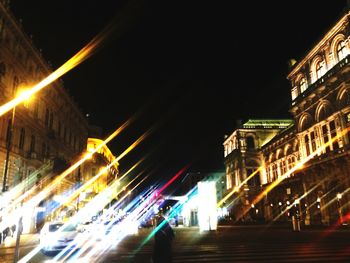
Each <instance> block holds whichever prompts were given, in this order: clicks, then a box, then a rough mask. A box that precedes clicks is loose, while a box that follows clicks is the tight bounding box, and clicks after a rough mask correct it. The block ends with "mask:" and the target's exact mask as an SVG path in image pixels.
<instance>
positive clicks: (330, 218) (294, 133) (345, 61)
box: [224, 10, 350, 225]
mask: <svg viewBox="0 0 350 263" xmlns="http://www.w3.org/2000/svg"><path fill="white" fill-rule="evenodd" d="M349 22H350V12H349V11H348V10H347V11H345V12H344V13H343V14H342V16H341V17H340V18H339V20H338V21H337V22H336V23H335V24H334V25H333V26H332V27H331V28H330V29H329V30H328V31H327V32H326V33H325V34H324V35H323V36H322V38H321V39H320V40H319V41H318V43H317V44H316V45H315V46H313V47H312V48H311V49H310V50H309V51H308V52H307V53H306V54H305V56H304V57H303V58H302V59H300V60H299V61H298V62H296V61H295V63H294V64H293V66H292V68H291V70H290V73H289V74H288V76H287V78H288V80H289V81H290V82H291V86H292V89H291V99H292V101H291V107H290V113H291V114H292V116H293V121H294V125H291V126H289V127H288V128H287V129H283V130H281V131H280V132H278V133H277V134H275V135H274V136H273V138H271V139H270V140H269V141H268V142H266V143H264V144H258V145H257V147H256V151H255V153H254V154H255V157H256V158H255V160H256V162H255V165H250V166H251V167H252V169H256V168H259V167H261V170H259V173H260V174H259V176H260V182H261V189H260V193H263V195H264V196H262V197H261V198H257V199H256V200H259V203H258V204H253V205H254V207H256V205H260V207H261V208H262V210H263V211H262V212H263V218H264V219H265V220H266V221H272V220H288V215H289V214H288V208H290V205H292V204H295V205H296V206H297V208H298V211H299V212H300V214H301V219H302V222H303V223H304V224H305V225H309V224H324V225H328V224H333V223H346V222H344V221H343V220H344V218H343V215H344V214H348V213H349V211H350V210H349V201H350V194H349V189H350V158H349V153H350V152H349V149H350V136H349V129H350V85H349V80H350V66H349V62H350V56H349V54H350V43H349V38H350V35H349V34H350V33H349V32H350V25H349ZM239 131H240V130H239V129H238V130H236V131H235V132H234V133H233V134H232V135H231V136H230V137H228V138H227V139H226V140H225V142H224V148H225V154H224V155H225V165H226V177H227V190H228V191H229V190H230V189H232V188H233V187H234V186H238V185H239V183H240V182H241V180H242V178H244V177H245V175H244V173H243V172H244V169H242V168H243V167H244V166H243V164H244V163H245V165H247V162H248V160H247V157H246V155H243V153H242V150H241V148H242V143H241V142H240V141H239V140H238V139H236V137H237V135H235V134H238V133H239ZM245 137H246V136H245ZM243 138H244V137H243ZM254 142H255V140H254ZM235 152H236V153H237V158H236V157H235V158H234V156H235V154H236V153H235ZM236 159H237V160H241V161H240V162H236V161H235V160H236ZM295 165H297V166H295ZM295 167H297V168H298V169H295ZM248 185H249V181H248ZM248 188H249V191H250V188H251V187H248ZM243 190H244V187H242V186H240V190H239V191H238V192H239V193H240V192H241V191H243ZM258 195H259V194H258V193H257V196H258ZM253 199H254V197H253ZM232 209H233V211H238V210H239V209H240V208H239V207H238V206H233V208H232ZM238 214H239V213H238ZM248 214H249V213H248Z"/></svg>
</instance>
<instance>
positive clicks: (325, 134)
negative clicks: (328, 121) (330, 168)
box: [322, 125, 330, 152]
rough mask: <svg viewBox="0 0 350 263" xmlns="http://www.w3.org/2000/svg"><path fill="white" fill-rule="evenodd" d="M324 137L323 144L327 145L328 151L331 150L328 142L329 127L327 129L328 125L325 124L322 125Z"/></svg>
mask: <svg viewBox="0 0 350 263" xmlns="http://www.w3.org/2000/svg"><path fill="white" fill-rule="evenodd" d="M322 138H323V146H325V147H326V152H329V151H330V147H329V144H328V141H329V140H328V129H327V125H323V126H322Z"/></svg>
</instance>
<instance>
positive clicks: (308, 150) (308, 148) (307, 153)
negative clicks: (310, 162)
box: [304, 134, 310, 156]
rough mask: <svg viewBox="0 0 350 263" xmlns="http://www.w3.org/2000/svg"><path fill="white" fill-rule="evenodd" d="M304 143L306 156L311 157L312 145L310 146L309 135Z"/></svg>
mask: <svg viewBox="0 0 350 263" xmlns="http://www.w3.org/2000/svg"><path fill="white" fill-rule="evenodd" d="M304 141H305V150H306V156H309V155H310V145H309V135H308V134H306V135H305V137H304Z"/></svg>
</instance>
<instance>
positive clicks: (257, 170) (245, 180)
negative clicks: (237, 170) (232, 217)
mask: <svg viewBox="0 0 350 263" xmlns="http://www.w3.org/2000/svg"><path fill="white" fill-rule="evenodd" d="M262 169H263V167H262V166H261V167H259V168H258V169H256V170H255V171H254V172H252V173H251V174H250V175H249V176H248V177H247V178H246V179H244V180H243V181H242V182H241V183H240V184H239V185H238V186H236V187H234V188H233V190H232V191H231V192H229V193H228V194H227V195H226V196H225V197H224V198H222V199H221V200H220V201H219V202H218V204H217V206H218V207H220V206H221V205H222V204H223V203H224V202H225V201H226V200H227V199H228V198H230V197H231V196H232V195H233V194H234V193H236V192H238V190H239V189H240V188H241V187H242V186H244V185H245V184H246V183H247V182H248V181H249V180H250V179H251V178H252V177H253V176H255V175H256V174H257V173H258V172H259V171H260V170H262Z"/></svg>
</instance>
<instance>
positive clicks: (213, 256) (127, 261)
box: [0, 225, 350, 263]
mask: <svg viewBox="0 0 350 263" xmlns="http://www.w3.org/2000/svg"><path fill="white" fill-rule="evenodd" d="M151 231H152V229H151V228H150V229H140V231H139V233H138V234H137V235H131V236H128V237H126V238H124V239H123V240H122V242H120V243H119V244H118V245H115V246H112V247H111V249H110V250H109V251H108V252H106V253H103V254H102V255H103V256H99V258H98V259H94V260H91V261H89V262H103V263H112V262H118V263H150V262H151V255H152V246H153V238H150V239H149V241H148V242H145V245H143V246H141V244H142V243H143V241H145V240H146V238H147V237H148V235H149V234H150V233H151ZM174 231H175V235H176V237H175V240H174V242H173V263H200V262H211V263H214V262H217V263H219V262H220V263H230V262H242V263H243V262H245V263H250V262H251V263H256V262H266V263H267V262H269V263H270V262H302V263H304V262H329V263H337V262H347V263H349V262H350V230H349V229H327V228H308V229H302V230H301V231H300V232H293V231H292V227H291V226H290V227H289V226H273V227H266V226H263V225H260V226H220V227H219V228H218V229H217V230H216V231H205V232H200V231H199V229H198V228H197V227H190V228H185V227H176V228H174ZM21 241H22V242H21V249H20V252H21V253H20V255H21V257H22V256H23V255H24V254H25V253H28V252H29V251H30V250H31V249H33V248H34V246H35V245H36V244H37V243H38V238H37V235H22V238H21ZM13 252H14V242H13V243H12V245H11V244H10V245H9V244H8V245H7V246H6V247H5V246H3V245H1V247H0V262H4V263H5V262H6V263H7V262H13ZM11 253H12V254H11ZM48 259H50V258H49V257H46V256H44V255H42V254H41V253H40V252H39V253H38V254H37V255H36V256H35V257H34V258H33V259H32V260H31V261H30V262H33V263H34V262H45V261H47V260H48ZM74 262H80V261H74Z"/></svg>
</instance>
